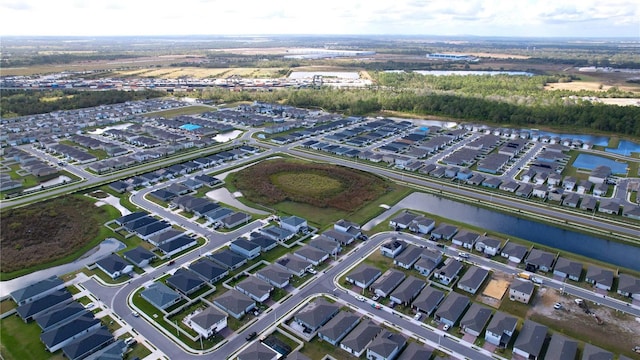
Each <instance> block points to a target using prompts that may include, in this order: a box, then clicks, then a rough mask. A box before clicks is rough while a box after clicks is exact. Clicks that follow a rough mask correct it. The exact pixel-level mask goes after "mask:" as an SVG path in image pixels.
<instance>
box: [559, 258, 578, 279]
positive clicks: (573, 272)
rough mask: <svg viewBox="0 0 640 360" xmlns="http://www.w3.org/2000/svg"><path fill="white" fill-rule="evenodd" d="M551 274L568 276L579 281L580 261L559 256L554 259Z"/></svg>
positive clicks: (562, 276)
mask: <svg viewBox="0 0 640 360" xmlns="http://www.w3.org/2000/svg"><path fill="white" fill-rule="evenodd" d="M553 275H555V276H559V277H561V278H563V279H565V278H569V279H571V280H573V281H580V275H582V263H579V262H577V261H573V260H569V259H567V258H564V257H562V256H560V257H558V260H556V265H555V266H554V267H553Z"/></svg>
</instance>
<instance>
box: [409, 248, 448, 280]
mask: <svg viewBox="0 0 640 360" xmlns="http://www.w3.org/2000/svg"><path fill="white" fill-rule="evenodd" d="M441 262H442V253H441V252H440V251H438V250H435V249H431V248H426V249H423V251H422V253H421V254H420V259H418V261H416V263H415V264H413V268H414V269H416V270H418V272H420V274H421V275H424V276H429V275H431V272H433V270H435V269H436V268H437V267H438V265H440V263H441Z"/></svg>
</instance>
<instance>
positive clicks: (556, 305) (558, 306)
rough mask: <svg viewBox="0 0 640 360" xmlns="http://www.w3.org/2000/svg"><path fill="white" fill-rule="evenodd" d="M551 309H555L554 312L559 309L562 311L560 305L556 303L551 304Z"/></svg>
mask: <svg viewBox="0 0 640 360" xmlns="http://www.w3.org/2000/svg"><path fill="white" fill-rule="evenodd" d="M553 308H554V309H556V310H560V309H562V304H560V303H559V302H557V303H555V304H553Z"/></svg>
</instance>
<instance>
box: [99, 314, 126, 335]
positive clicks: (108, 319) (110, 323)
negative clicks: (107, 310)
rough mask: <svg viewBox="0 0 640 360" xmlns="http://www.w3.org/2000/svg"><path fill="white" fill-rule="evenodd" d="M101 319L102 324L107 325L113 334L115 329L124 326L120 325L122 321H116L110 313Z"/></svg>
mask: <svg viewBox="0 0 640 360" xmlns="http://www.w3.org/2000/svg"><path fill="white" fill-rule="evenodd" d="M100 321H102V325H104V326H106V327H107V328H108V329H109V332H110V333H112V334H113V332H114V331H116V330H118V329H120V328H121V327H122V326H120V323H118V322H115V321H114V320H113V318H112V317H111V316H109V315H106V316H103V317H101V318H100Z"/></svg>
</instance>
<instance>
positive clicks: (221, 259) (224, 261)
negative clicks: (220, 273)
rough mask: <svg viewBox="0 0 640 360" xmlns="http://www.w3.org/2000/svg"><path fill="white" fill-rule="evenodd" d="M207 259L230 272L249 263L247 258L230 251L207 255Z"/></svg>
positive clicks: (225, 250)
mask: <svg viewBox="0 0 640 360" xmlns="http://www.w3.org/2000/svg"><path fill="white" fill-rule="evenodd" d="M207 257H208V258H209V259H211V260H213V262H215V263H217V264H218V265H220V266H222V267H224V268H225V269H228V270H235V269H237V268H239V267H240V266H242V265H244V264H246V263H247V258H246V257H244V256H242V255H239V254H237V253H235V252H233V251H231V250H229V249H224V250H222V251H219V252H217V253H213V254H210V255H207Z"/></svg>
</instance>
